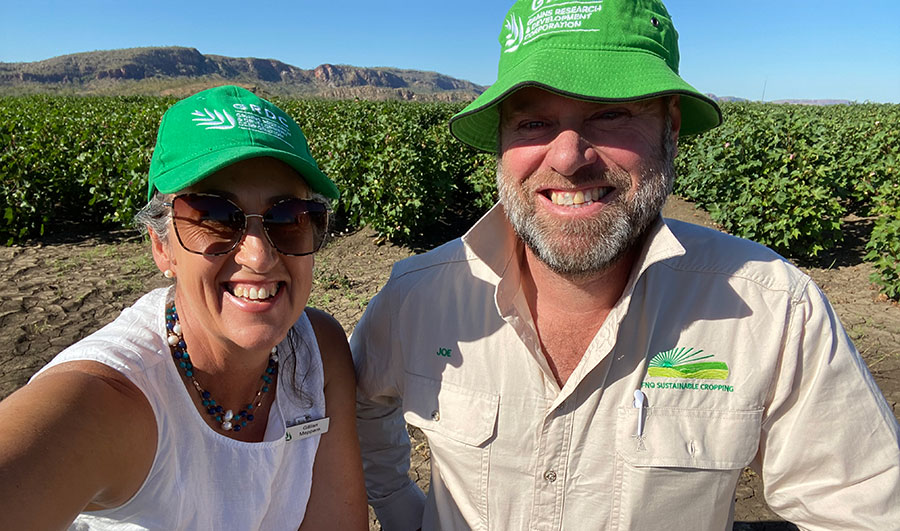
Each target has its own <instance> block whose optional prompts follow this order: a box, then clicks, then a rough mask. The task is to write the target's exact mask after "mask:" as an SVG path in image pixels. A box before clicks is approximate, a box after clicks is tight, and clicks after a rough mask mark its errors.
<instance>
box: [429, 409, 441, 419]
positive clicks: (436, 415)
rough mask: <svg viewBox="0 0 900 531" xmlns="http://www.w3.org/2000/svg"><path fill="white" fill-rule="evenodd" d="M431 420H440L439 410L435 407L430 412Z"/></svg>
mask: <svg viewBox="0 0 900 531" xmlns="http://www.w3.org/2000/svg"><path fill="white" fill-rule="evenodd" d="M431 420H433V421H435V422H437V421H439V420H441V412H440V411H438V410H436V409H435V410H434V411H432V412H431Z"/></svg>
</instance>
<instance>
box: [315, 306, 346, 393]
mask: <svg viewBox="0 0 900 531" xmlns="http://www.w3.org/2000/svg"><path fill="white" fill-rule="evenodd" d="M305 314H306V316H307V317H308V318H309V323H310V325H311V326H312V329H313V333H314V334H315V336H316V343H318V346H319V353H320V356H321V358H322V365H323V369H324V372H325V384H326V385H327V384H328V379H329V377H330V376H334V375H336V374H337V375H344V373H346V372H349V373H350V374H351V375H352V374H353V364H352V362H351V359H350V347H349V345H348V344H347V334H346V333H345V332H344V328H343V327H342V326H341V324H340V323H339V322H338V320H337V319H335V318H334V316H332V315H331V314H329V313H328V312H325V311H323V310H320V309H318V308H312V307H307V308H306V312H305Z"/></svg>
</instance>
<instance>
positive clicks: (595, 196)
mask: <svg viewBox="0 0 900 531" xmlns="http://www.w3.org/2000/svg"><path fill="white" fill-rule="evenodd" d="M610 190H611V188H591V189H589V190H578V191H577V192H574V193H573V192H556V191H553V192H551V193H550V201H553V204H555V205H563V206H574V207H580V206H581V205H590V204H592V203H593V202H594V201H599V200H600V199H603V197H604V196H605V195H606V194H608V193H609V192H610Z"/></svg>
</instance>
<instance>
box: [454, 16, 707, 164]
mask: <svg viewBox="0 0 900 531" xmlns="http://www.w3.org/2000/svg"><path fill="white" fill-rule="evenodd" d="M499 40H500V48H501V52H500V64H499V67H498V71H497V82H496V83H494V84H493V85H491V86H490V87H489V88H488V89H487V90H486V91H484V92H483V93H482V94H481V95H480V96H478V98H477V99H475V101H473V102H472V103H471V104H470V105H469V106H467V107H466V108H465V109H463V110H462V111H461V112H459V113H458V114H456V115H455V116H454V117H453V118H451V119H450V132H451V133H452V134H453V136H455V137H456V138H458V139H459V140H461V141H463V142H465V143H466V144H469V145H471V146H473V147H476V148H478V149H482V150H484V151H491V152H493V151H496V150H497V128H498V126H499V123H500V114H499V110H498V104H499V103H500V102H501V101H502V100H503V99H504V98H506V97H507V96H509V95H510V94H512V93H513V92H515V91H517V90H519V89H520V88H522V87H526V86H535V87H540V88H543V89H546V90H549V91H552V92H555V93H558V94H560V95H563V96H567V97H571V98H576V99H581V100H589V101H608V102H617V101H634V100H641V99H647V98H654V97H658V96H663V95H667V94H680V95H681V134H683V135H690V134H695V133H701V132H703V131H706V130H708V129H712V128H713V127H716V126H718V125H719V124H721V123H722V111H721V110H720V109H719V106H718V105H717V104H716V102H715V101H713V100H712V99H710V98H708V97H707V96H704V95H703V94H701V93H700V92H698V91H697V90H696V89H695V88H693V87H692V86H690V85H689V84H687V83H686V82H685V81H684V80H683V79H681V77H679V76H678V33H677V32H676V31H675V27H674V26H673V25H672V19H671V17H670V16H669V13H668V11H666V8H665V6H664V5H663V4H662V2H660V1H659V0H591V1H588V0H576V1H572V0H518V1H517V2H516V3H515V4H514V5H513V6H512V8H511V9H510V10H509V13H508V14H507V16H506V19H504V21H503V27H502V29H501V30H500V37H499Z"/></svg>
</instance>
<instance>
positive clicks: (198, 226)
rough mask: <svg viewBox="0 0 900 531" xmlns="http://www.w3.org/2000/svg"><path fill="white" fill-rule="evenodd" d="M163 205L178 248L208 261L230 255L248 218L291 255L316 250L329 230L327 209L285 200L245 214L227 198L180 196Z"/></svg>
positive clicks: (317, 204)
mask: <svg viewBox="0 0 900 531" xmlns="http://www.w3.org/2000/svg"><path fill="white" fill-rule="evenodd" d="M163 204H164V205H166V206H168V207H171V208H172V219H173V221H174V225H175V234H176V235H177V236H178V242H179V243H180V244H181V246H182V247H184V249H185V250H186V251H189V252H192V253H195V254H202V255H206V256H217V255H222V254H227V253H230V252H231V251H233V250H234V249H235V248H236V247H237V245H238V243H240V242H241V240H243V239H244V234H245V233H246V232H247V218H259V219H260V221H261V222H262V225H263V228H264V229H265V233H266V239H268V240H269V243H271V244H272V247H274V248H275V249H277V250H278V252H280V253H281V254H286V255H289V256H303V255H307V254H312V253H314V252H316V251H318V250H319V247H321V246H322V242H323V241H324V240H325V234H326V231H327V229H328V207H327V205H326V204H325V203H323V202H321V201H314V200H310V199H300V198H297V197H291V198H288V199H283V200H281V201H279V202H277V203H275V204H274V205H272V206H271V207H269V209H268V210H266V211H265V212H263V213H262V214H247V213H245V212H244V211H243V210H241V207H239V206H237V205H236V204H234V203H233V202H231V201H229V200H228V199H225V198H224V197H221V196H218V195H212V194H182V195H178V196H175V198H174V199H172V202H171V203H163Z"/></svg>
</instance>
